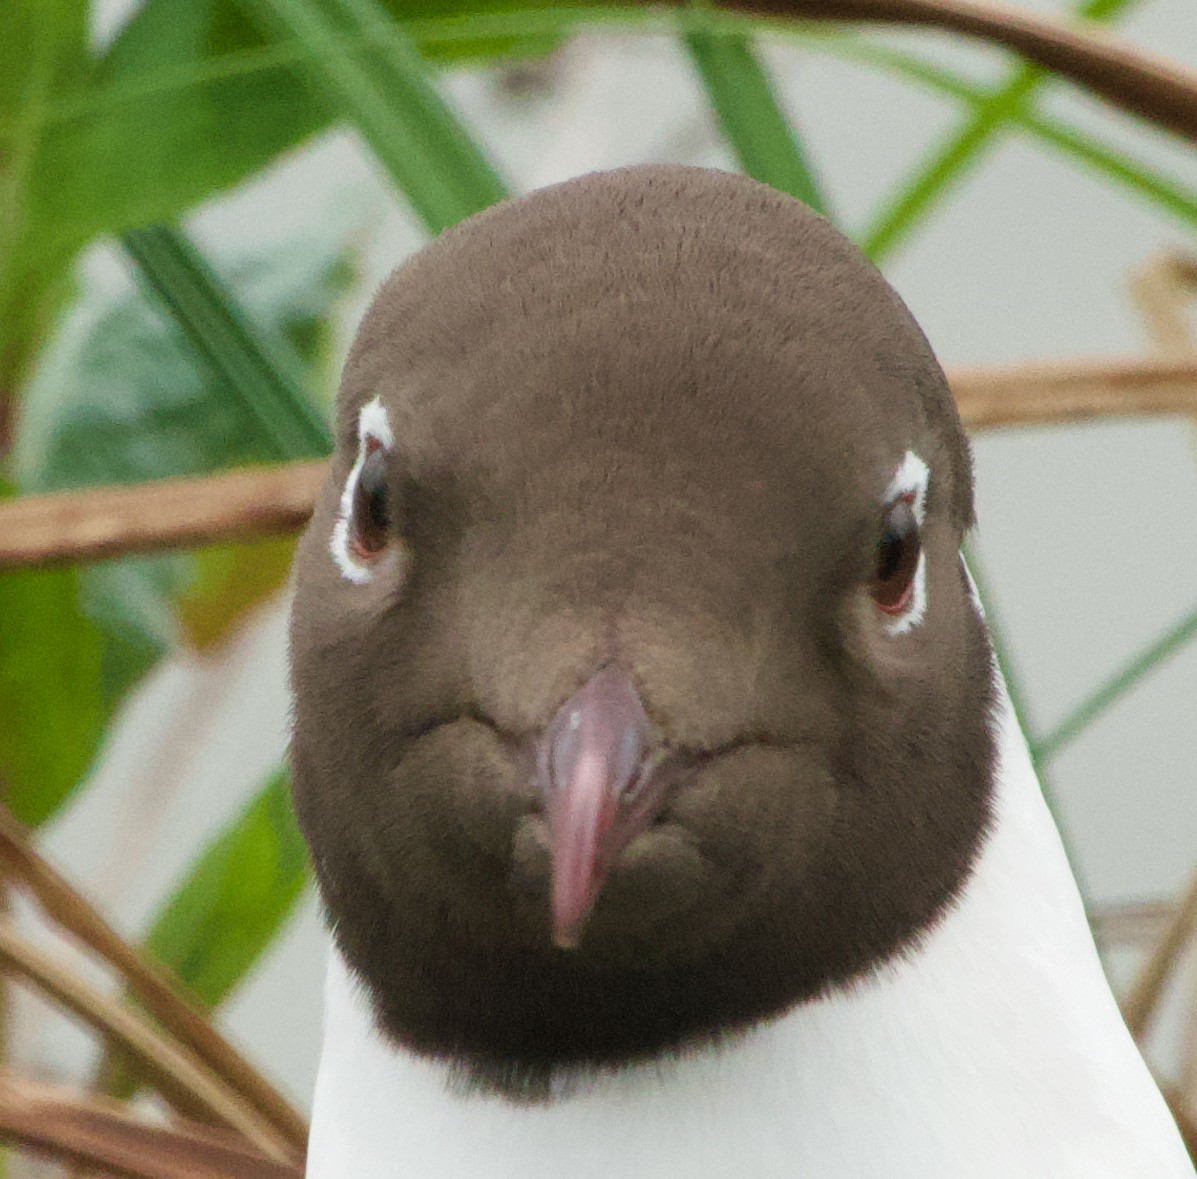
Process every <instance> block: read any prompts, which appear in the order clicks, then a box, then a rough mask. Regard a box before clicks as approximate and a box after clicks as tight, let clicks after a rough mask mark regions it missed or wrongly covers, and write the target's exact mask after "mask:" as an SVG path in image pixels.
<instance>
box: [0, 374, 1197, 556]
mask: <svg viewBox="0 0 1197 1179" xmlns="http://www.w3.org/2000/svg"><path fill="white" fill-rule="evenodd" d="M948 379H949V383H950V384H951V386H952V391H953V393H954V394H955V396H956V399H957V404H958V405H959V408H960V416H961V418H962V419H963V421H964V424H965V426H966V427H968V428H969V429H972V430H988V429H994V428H997V427H1000V426H1015V425H1044V424H1047V423H1063V422H1076V421H1085V420H1089V419H1091V418H1103V417H1112V416H1131V415H1137V414H1185V415H1195V416H1197V358H1187V359H1181V360H1168V359H1164V360H1131V359H1114V360H1101V359H1086V360H1072V361H1059V362H1037V363H1031V364H1019V365H1000V366H992V367H960V368H954V369H952V370H951V371H950V372H949V373H948ZM325 469H326V467H325V464H324V463H321V462H301V463H292V464H290V465H287V466H280V467H267V468H262V469H260V470H241V471H234V472H231V473H225V474H220V475H210V476H206V477H203V478H192V479H162V480H155V481H153V482H150V483H143V484H139V485H137V486H134V487H102V488H97V489H95V490H89V491H73V492H65V493H59V494H54V495H35V496H26V497H24V498H20V499H15V500H10V501H8V502H7V503H3V504H0V571H3V570H4V569H18V568H24V567H35V566H44V565H52V564H62V563H64V562H78V561H94V560H100V559H103V558H106V557H117V556H127V555H129V554H132V553H147V552H156V551H161V550H163V549H173V548H185V547H198V546H202V545H205V544H216V543H222V542H227V541H232V540H248V539H251V538H257V537H264V536H278V535H283V534H287V533H292V532H297V531H298V530H299V529H301V528H302V527H303V525H304V524H305V523H306V521H307V518H308V516H309V515H310V514H311V511H312V504H313V502H314V500H315V496H316V493H317V491H318V490H319V487H320V482H321V480H322V478H323V475H324V471H325Z"/></svg>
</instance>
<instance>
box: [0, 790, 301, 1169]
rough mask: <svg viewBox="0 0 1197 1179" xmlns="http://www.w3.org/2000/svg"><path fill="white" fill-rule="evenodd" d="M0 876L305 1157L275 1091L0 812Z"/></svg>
mask: <svg viewBox="0 0 1197 1179" xmlns="http://www.w3.org/2000/svg"><path fill="white" fill-rule="evenodd" d="M0 874H2V875H4V876H6V877H8V878H10V879H11V880H13V881H15V882H16V883H18V884H20V885H22V886H23V887H24V888H25V890H26V891H27V892H28V893H29V895H30V896H32V898H33V899H34V900H35V901H36V902H37V903H38V905H39V906H40V908H41V909H42V911H43V912H44V913H45V914H46V915H47V917H49V918H50V919H51V920H52V921H54V922H55V923H56V924H57V925H58V926H59V927H60V928H62V929H63V930H65V931H66V932H67V933H69V934H71V935H72V936H73V937H74V938H76V939H77V940H78V941H79V942H81V943H82V944H83V945H84V946H86V947H87V948H88V949H89V950H90V951H91V952H92V953H94V954H95V955H96V956H97V957H98V958H100V959H101V960H102V961H104V962H105V963H107V964H108V965H109V966H110V967H111V968H112V969H113V970H115V971H116V972H117V974H119V975H120V977H121V980H122V982H123V983H124V985H125V987H126V988H127V989H128V991H129V992H130V994H132V995H134V996H135V997H136V998H137V1000H138V1001H139V1002H140V1003H141V1004H142V1005H143V1006H144V1007H145V1008H146V1010H147V1011H149V1012H150V1014H151V1015H153V1016H154V1018H155V1019H157V1020H158V1022H159V1023H160V1024H161V1025H162V1027H163V1028H164V1029H165V1030H166V1031H167V1032H168V1033H169V1034H170V1035H171V1036H173V1037H174V1038H175V1039H176V1040H177V1041H178V1042H179V1043H180V1044H181V1045H183V1046H184V1047H185V1048H186V1049H188V1050H189V1051H190V1052H191V1053H192V1054H194V1056H195V1057H197V1058H198V1059H199V1060H200V1061H202V1062H203V1063H204V1064H205V1065H206V1066H207V1067H208V1068H210V1069H211V1070H212V1072H214V1073H216V1074H217V1075H218V1076H220V1077H221V1078H222V1079H223V1081H224V1082H225V1083H226V1084H227V1085H228V1086H229V1088H230V1089H232V1090H234V1091H235V1092H236V1093H237V1094H238V1095H239V1096H240V1097H241V1098H242V1099H243V1100H244V1101H245V1102H246V1103H248V1104H249V1105H250V1106H251V1107H252V1108H253V1109H254V1110H255V1111H257V1113H258V1114H259V1115H260V1116H261V1117H262V1118H263V1119H265V1120H266V1121H267V1122H268V1123H269V1124H270V1125H271V1126H273V1127H274V1130H275V1132H276V1133H277V1135H278V1136H279V1137H280V1138H281V1139H282V1140H283V1141H284V1142H286V1143H287V1144H289V1146H290V1148H291V1151H292V1153H295V1154H302V1152H303V1151H304V1149H305V1147H306V1143H307V1124H306V1122H305V1121H304V1119H303V1117H302V1116H301V1115H300V1114H299V1113H297V1112H296V1111H295V1110H294V1109H293V1108H292V1107H291V1106H290V1104H288V1102H287V1101H286V1100H284V1098H283V1097H282V1096H281V1095H280V1094H279V1093H278V1091H277V1090H276V1089H275V1088H274V1086H272V1085H271V1084H270V1082H269V1081H267V1080H266V1078H265V1077H263V1076H262V1075H261V1073H259V1072H258V1071H257V1070H256V1069H255V1068H254V1066H253V1065H252V1064H250V1063H249V1061H247V1060H246V1059H245V1058H244V1057H243V1056H242V1055H241V1053H240V1052H238V1051H237V1049H236V1048H234V1047H233V1045H232V1044H230V1043H229V1042H228V1041H227V1040H226V1039H225V1038H224V1037H223V1036H222V1035H221V1034H220V1033H219V1032H218V1031H217V1030H216V1029H215V1028H214V1027H213V1026H212V1024H211V1023H210V1022H209V1020H208V1019H207V1018H206V1016H205V1014H204V1013H203V1011H202V1010H201V1009H200V1008H199V1007H197V1006H196V1005H195V1004H194V1003H193V1002H192V1001H191V1000H190V999H188V998H187V997H186V996H185V995H184V994H183V993H182V992H181V991H180V990H179V989H178V986H177V985H176V984H175V983H173V982H172V981H171V979H170V978H169V976H168V975H167V974H166V973H165V972H164V971H163V970H162V969H160V968H159V967H158V966H157V965H156V964H155V963H153V962H152V961H150V960H149V959H148V958H146V957H145V956H144V955H143V954H141V953H140V951H138V950H137V949H136V948H135V947H134V946H132V945H130V944H129V943H128V942H127V941H125V939H124V938H122V937H121V935H120V934H119V933H117V932H116V930H115V929H113V928H112V926H111V925H109V924H108V922H107V921H105V919H104V918H103V916H101V914H100V913H99V911H98V910H97V909H96V908H95V907H94V906H93V905H92V904H90V903H89V902H88V901H87V899H86V898H85V897H83V896H82V895H81V894H80V893H79V892H78V891H77V890H76V889H75V888H73V887H72V886H71V884H70V883H69V882H68V881H67V880H65V879H64V878H63V877H62V876H61V875H60V874H59V873H58V872H57V871H55V869H54V868H53V867H52V866H51V865H50V864H49V863H47V861H46V860H45V859H43V858H42V857H41V856H40V855H38V853H37V852H36V851H34V849H33V848H32V847H31V846H30V844H29V842H28V839H27V838H26V834H25V832H24V831H23V830H22V828H21V826H20V824H19V823H17V821H16V820H15V819H14V818H13V817H12V816H11V815H10V814H9V813H8V811H6V810H5V809H4V808H3V807H0Z"/></svg>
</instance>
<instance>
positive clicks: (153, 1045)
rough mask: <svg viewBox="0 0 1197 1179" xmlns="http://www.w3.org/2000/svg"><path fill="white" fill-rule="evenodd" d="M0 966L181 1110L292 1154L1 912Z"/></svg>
mask: <svg viewBox="0 0 1197 1179" xmlns="http://www.w3.org/2000/svg"><path fill="white" fill-rule="evenodd" d="M0 967H2V968H3V969H4V970H5V971H6V972H9V973H12V974H13V975H14V976H16V977H18V978H21V979H23V980H24V981H25V982H26V983H28V984H29V985H31V986H33V987H34V988H35V989H37V990H38V991H40V992H41V993H42V994H44V995H45V996H46V997H47V998H49V999H50V1000H51V1001H53V1002H54V1004H55V1005H56V1006H58V1007H61V1008H62V1009H64V1010H66V1011H69V1012H70V1013H71V1014H72V1015H74V1016H76V1018H78V1019H79V1020H81V1021H82V1022H83V1023H85V1024H87V1025H88V1026H89V1027H91V1028H93V1029H94V1030H95V1031H97V1032H99V1033H100V1035H102V1036H103V1037H104V1038H105V1039H106V1040H107V1041H108V1042H109V1043H111V1044H113V1045H115V1046H116V1047H117V1048H119V1049H120V1050H121V1051H122V1052H124V1053H126V1054H127V1055H128V1056H129V1057H130V1058H131V1059H132V1060H134V1061H135V1062H136V1063H137V1066H138V1068H139V1070H140V1071H142V1072H143V1073H144V1074H145V1076H146V1078H147V1079H148V1080H149V1082H150V1083H151V1084H152V1085H153V1086H154V1088H156V1089H157V1090H158V1092H160V1093H161V1094H162V1096H163V1097H164V1098H166V1100H167V1101H168V1102H170V1104H171V1105H172V1106H173V1107H174V1108H175V1109H177V1110H178V1111H179V1112H180V1113H182V1114H183V1115H184V1116H187V1115H189V1114H190V1115H198V1116H200V1117H202V1118H204V1119H210V1120H212V1121H214V1122H216V1123H217V1124H218V1125H221V1126H226V1127H228V1129H230V1130H232V1131H233V1132H234V1133H236V1134H238V1135H240V1136H241V1137H243V1138H245V1139H246V1140H247V1141H248V1142H250V1143H252V1144H253V1145H254V1146H255V1147H257V1148H258V1149H259V1150H261V1151H262V1152H264V1153H265V1154H266V1155H267V1156H268V1157H270V1158H274V1159H279V1160H283V1161H286V1160H288V1159H292V1158H294V1155H295V1151H294V1149H293V1148H292V1147H291V1145H290V1144H289V1143H287V1142H285V1141H281V1140H280V1136H279V1134H278V1132H277V1131H276V1130H275V1129H274V1128H273V1127H272V1126H271V1125H269V1123H267V1122H265V1121H264V1120H263V1119H262V1118H261V1116H260V1115H259V1114H258V1113H257V1111H256V1110H253V1109H252V1108H250V1107H249V1106H247V1105H246V1103H245V1102H244V1101H243V1100H242V1099H241V1098H240V1097H239V1096H238V1095H237V1094H236V1093H234V1092H232V1091H231V1090H230V1089H229V1088H228V1087H227V1086H226V1085H225V1084H224V1082H223V1081H221V1080H220V1079H219V1078H218V1077H215V1076H213V1075H212V1074H211V1073H210V1072H209V1071H208V1069H206V1068H205V1067H204V1066H203V1065H201V1064H199V1063H198V1062H197V1061H196V1060H195V1059H194V1058H193V1057H192V1056H191V1055H190V1054H189V1053H187V1052H186V1051H185V1050H184V1049H182V1048H179V1047H178V1046H176V1045H175V1044H174V1043H173V1042H172V1041H170V1040H168V1039H167V1038H166V1037H165V1036H163V1035H162V1034H161V1033H160V1032H158V1031H157V1029H155V1028H154V1027H152V1026H151V1025H150V1024H149V1023H147V1022H146V1021H145V1019H144V1018H142V1017H141V1016H139V1015H137V1014H135V1013H134V1012H132V1011H130V1010H129V1008H127V1007H125V1006H123V1005H122V1004H121V1003H120V1002H119V1001H117V1000H114V999H109V998H108V997H107V996H105V995H102V994H100V993H99V992H98V991H96V990H95V989H94V988H92V987H90V986H88V985H87V984H86V983H85V982H83V980H82V979H80V978H78V977H77V976H76V975H75V974H74V973H72V972H71V971H69V970H67V969H65V968H64V967H63V966H61V965H60V964H59V963H58V962H56V961H55V960H54V959H52V958H51V957H49V956H48V955H47V954H45V953H43V952H42V951H41V950H39V949H37V948H36V947H34V946H32V945H31V944H30V943H29V942H28V941H27V940H26V939H25V938H23V937H22V936H21V935H20V934H19V933H18V932H17V931H16V928H15V927H14V926H13V924H12V922H11V921H9V920H8V919H7V918H0Z"/></svg>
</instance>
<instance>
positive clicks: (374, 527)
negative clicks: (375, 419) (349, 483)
mask: <svg viewBox="0 0 1197 1179" xmlns="http://www.w3.org/2000/svg"><path fill="white" fill-rule="evenodd" d="M390 539H391V508H390V501H389V495H388V491H387V455H386V451H385V450H384V449H383V447H382V444H381V443H379V442H378V441H377V440H376V439H374V438H367V439H366V457H365V458H364V459H363V460H362V469H361V470H360V471H359V472H358V476H357V484H356V486H355V487H354V489H353V511H352V514H351V516H350V524H349V542H350V545H351V547H352V550H353V555H354V556H355V557H358V558H359V559H368V558H370V557H373V556H376V555H377V554H378V553H380V552H382V550H383V549H384V548H386V546H387V544H388V543H389V542H390Z"/></svg>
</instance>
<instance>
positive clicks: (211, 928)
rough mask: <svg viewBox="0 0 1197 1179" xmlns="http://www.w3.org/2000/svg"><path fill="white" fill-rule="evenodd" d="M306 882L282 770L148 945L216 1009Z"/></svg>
mask: <svg viewBox="0 0 1197 1179" xmlns="http://www.w3.org/2000/svg"><path fill="white" fill-rule="evenodd" d="M307 879H308V860H307V845H306V844H305V843H304V840H303V836H302V835H301V834H300V832H299V828H298V827H297V826H296V824H295V818H294V815H293V813H292V810H291V798H290V792H289V786H288V779H287V775H286V774H285V773H284V772H282V771H279V772H278V773H276V774H274V775H273V776H272V777H271V778H270V779H269V781H268V782H267V783H266V784H265V786H264V787H263V788H262V790H261V791H260V792H259V793H258V794H257V795H256V796H255V797H254V799H253V800H252V801H251V802H250V804H249V806H247V807H246V808H245V810H244V811H243V812H242V813H241V814H240V815H239V816H238V817H237V818H236V820H234V822H232V823H231V824H230V825H229V826H228V827H226V828H225V830H224V831H222V832H221V833H220V835H219V836H217V838H216V839H215V840H214V841H213V842H212V843H211V844H209V845H208V847H207V848H206V849H205V850H204V851H203V853H202V854H201V855H200V856H199V858H198V859H197V860H196V861H195V863H194V864H193V865H192V866H191V867H190V868H189V869H188V871H187V873H186V876H185V877H184V879H183V881H182V883H181V884H180V885H179V887H178V888H177V889H176V890H175V892H174V894H173V895H172V896H171V899H170V900H169V901H168V902H167V904H166V905H165V907H164V908H163V909H162V911H161V913H160V914H159V915H158V917H157V918H156V919H155V921H154V923H153V926H152V928H151V930H150V933H149V935H148V936H147V938H146V940H145V947H146V949H147V950H148V951H149V952H150V953H151V954H152V955H153V956H154V957H155V958H157V959H158V960H159V961H160V962H162V963H163V964H164V965H165V966H167V967H168V968H169V969H170V970H172V971H174V972H175V974H177V975H178V976H179V978H180V979H182V980H183V982H184V983H186V985H187V986H188V987H189V988H190V989H191V990H192V991H193V992H194V993H195V994H196V995H197V996H198V997H199V998H200V999H201V1000H202V1001H203V1002H204V1003H206V1004H208V1005H209V1006H212V1007H215V1006H216V1005H218V1004H219V1003H221V1002H222V1001H223V1000H224V999H225V998H226V997H227V996H228V994H229V993H230V992H231V991H232V990H233V988H234V987H235V986H236V985H237V983H239V982H240V981H241V980H242V979H243V978H244V977H245V975H246V974H247V973H248V972H249V971H250V970H251V969H253V966H254V964H255V963H256V962H257V961H258V959H259V958H260V957H261V955H262V953H263V951H264V950H265V949H266V948H267V947H268V946H269V945H270V943H271V942H272V941H273V940H274V938H275V935H276V934H277V933H278V932H279V930H280V929H281V928H282V926H283V924H284V923H285V922H286V920H287V918H288V917H289V916H290V914H291V912H292V910H293V909H294V908H295V904H296V902H297V901H298V900H299V897H300V894H301V893H302V892H303V888H304V885H305V884H306V882H307Z"/></svg>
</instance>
